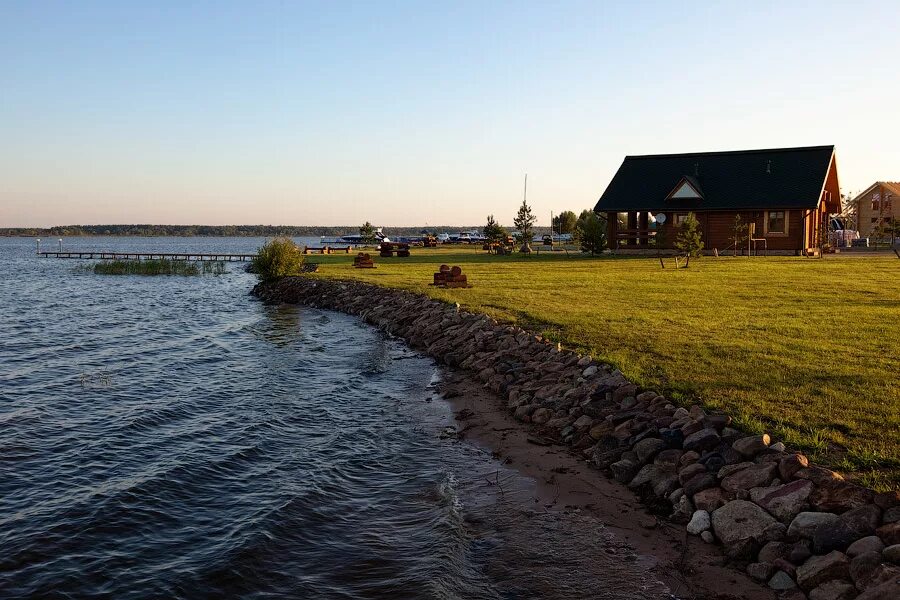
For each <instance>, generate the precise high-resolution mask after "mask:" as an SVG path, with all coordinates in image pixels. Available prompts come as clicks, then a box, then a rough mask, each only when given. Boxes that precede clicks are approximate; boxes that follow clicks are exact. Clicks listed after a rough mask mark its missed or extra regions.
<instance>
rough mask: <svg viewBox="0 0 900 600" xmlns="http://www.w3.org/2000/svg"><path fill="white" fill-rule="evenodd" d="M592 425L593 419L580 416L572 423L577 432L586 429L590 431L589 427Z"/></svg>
mask: <svg viewBox="0 0 900 600" xmlns="http://www.w3.org/2000/svg"><path fill="white" fill-rule="evenodd" d="M593 424H594V419H592V418H591V417H589V416H587V415H581V416H580V417H578V418H577V419H575V422H574V423H572V426H573V427H575V429H577V430H578V431H584V430H586V429H590V427H591V425H593Z"/></svg>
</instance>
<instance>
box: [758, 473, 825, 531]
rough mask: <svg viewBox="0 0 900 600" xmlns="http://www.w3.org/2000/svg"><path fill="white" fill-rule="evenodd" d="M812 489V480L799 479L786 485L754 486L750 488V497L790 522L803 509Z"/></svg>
mask: <svg viewBox="0 0 900 600" xmlns="http://www.w3.org/2000/svg"><path fill="white" fill-rule="evenodd" d="M812 489H813V484H812V482H811V481H807V480H805V479H797V480H795V481H792V482H790V483H786V484H784V485H779V486H773V487H766V488H754V489H752V490H750V499H751V500H753V501H754V502H756V503H757V504H759V505H760V506H762V507H763V508H764V509H766V510H767V511H769V512H770V513H771V514H772V515H774V516H775V518H776V519H778V520H779V521H781V522H782V523H790V522H791V521H792V520H793V519H794V517H796V516H797V515H798V514H800V512H801V511H802V510H803V507H804V505H805V503H806V499H807V498H809V494H810V492H811V491H812Z"/></svg>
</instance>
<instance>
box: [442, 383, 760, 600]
mask: <svg viewBox="0 0 900 600" xmlns="http://www.w3.org/2000/svg"><path fill="white" fill-rule="evenodd" d="M439 390H440V391H441V393H442V395H443V397H444V398H445V399H446V400H447V401H448V402H449V403H450V405H451V406H452V407H453V411H454V413H455V414H456V415H457V425H456V426H457V430H458V431H459V434H458V436H459V437H460V438H463V439H467V440H470V441H473V442H475V443H477V444H480V445H483V446H484V447H485V448H487V449H489V450H490V451H491V452H492V454H493V455H494V456H495V457H496V458H497V459H498V460H500V461H502V462H503V464H504V465H506V466H507V467H508V468H512V469H515V470H517V471H519V472H520V473H522V474H524V475H527V476H529V477H531V478H533V479H534V480H535V481H536V483H537V487H536V491H535V493H536V497H535V506H536V507H543V509H545V510H546V511H548V512H557V513H562V514H570V515H573V516H575V515H579V514H583V513H585V512H586V513H587V514H589V515H591V516H593V517H594V518H595V519H597V520H599V521H601V522H602V523H603V524H604V525H605V526H606V527H607V529H608V530H609V532H610V533H611V534H612V535H613V536H614V537H615V538H616V539H617V540H618V541H620V542H622V543H623V544H622V546H630V547H631V548H633V549H634V551H635V552H636V553H637V555H639V556H640V560H646V561H650V563H651V569H652V571H653V572H654V574H655V576H656V577H658V578H659V580H660V581H662V582H664V583H665V584H666V585H668V587H669V589H670V590H671V593H672V597H675V598H697V599H701V598H707V599H716V600H725V599H736V598H748V599H753V600H757V599H759V600H762V599H767V600H768V599H774V598H777V596H776V594H775V593H774V592H773V591H772V590H770V589H769V588H768V587H766V586H764V585H761V584H759V583H757V582H755V581H753V580H751V579H750V578H749V577H748V576H746V575H745V574H744V573H742V572H740V571H738V570H737V569H735V568H733V567H730V566H727V560H726V558H725V557H724V555H722V553H721V552H720V549H719V548H718V547H717V546H713V545H710V544H706V543H705V542H703V541H702V540H701V539H700V538H699V537H697V536H692V535H689V534H687V533H686V532H685V530H684V527H683V526H679V525H674V524H671V523H668V522H667V521H665V520H663V519H660V518H657V517H655V516H653V515H652V514H651V512H650V510H649V509H648V508H647V507H645V506H643V505H642V504H641V502H640V501H639V499H638V497H637V496H636V495H635V494H634V493H633V492H632V491H631V490H629V489H628V488H627V487H625V486H624V485H622V484H619V483H618V482H616V481H613V480H611V479H609V478H607V477H605V476H604V475H603V474H602V473H601V472H600V471H598V470H596V469H594V468H592V467H590V466H589V465H588V464H587V461H586V460H585V459H583V458H579V457H578V456H576V455H575V454H573V453H571V452H570V451H569V449H568V448H567V447H565V446H562V445H553V444H551V445H543V444H544V443H545V442H543V440H540V439H537V438H535V437H534V436H533V435H532V433H531V432H530V427H529V426H528V425H524V424H522V423H519V422H517V421H516V420H515V419H514V418H513V417H512V415H510V414H509V413H508V412H507V411H506V409H505V406H504V403H503V401H502V400H501V399H500V398H498V397H497V396H495V395H493V394H492V393H490V392H489V391H487V390H485V389H484V388H482V387H481V386H480V385H479V384H478V383H477V382H474V381H473V380H472V379H471V378H469V377H467V376H466V375H465V374H462V373H459V372H455V371H452V370H448V369H445V370H444V381H443V382H442V383H441V385H440V386H439ZM535 442H539V443H535ZM546 550H547V551H548V552H552V549H546ZM611 550H612V551H621V548H619V549H618V550H616V549H611ZM625 556H626V554H623V557H625ZM623 560H625V558H623Z"/></svg>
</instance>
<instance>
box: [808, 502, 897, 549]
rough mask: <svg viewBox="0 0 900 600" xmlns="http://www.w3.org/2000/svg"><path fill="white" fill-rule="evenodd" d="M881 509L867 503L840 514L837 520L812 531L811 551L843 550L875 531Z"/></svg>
mask: <svg viewBox="0 0 900 600" xmlns="http://www.w3.org/2000/svg"><path fill="white" fill-rule="evenodd" d="M880 517H881V510H880V509H879V508H878V507H877V506H875V505H873V504H868V505H865V506H860V507H858V508H854V509H852V510H849V511H847V512H845V513H844V514H842V515H841V516H840V517H839V518H838V522H837V523H834V524H830V525H827V526H820V527H817V528H816V529H815V531H813V535H812V543H813V546H812V547H813V552H815V553H816V554H826V553H828V552H831V551H832V550H845V549H846V548H847V546H849V545H850V544H852V543H853V542H855V541H856V540H858V539H860V538H862V537H865V536H867V535H871V534H873V533H875V527H877V526H878V520H879V519H880Z"/></svg>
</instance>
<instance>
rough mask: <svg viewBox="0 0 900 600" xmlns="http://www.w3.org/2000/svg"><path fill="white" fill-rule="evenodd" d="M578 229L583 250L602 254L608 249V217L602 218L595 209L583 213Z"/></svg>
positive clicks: (579, 241)
mask: <svg viewBox="0 0 900 600" xmlns="http://www.w3.org/2000/svg"><path fill="white" fill-rule="evenodd" d="M577 231H578V243H579V244H581V251H582V252H590V253H591V254H600V253H601V252H603V251H604V250H605V249H606V219H602V218H600V217H599V216H597V213H595V212H594V211H590V212H588V211H585V212H583V213H581V218H579V219H578V227H577Z"/></svg>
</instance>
